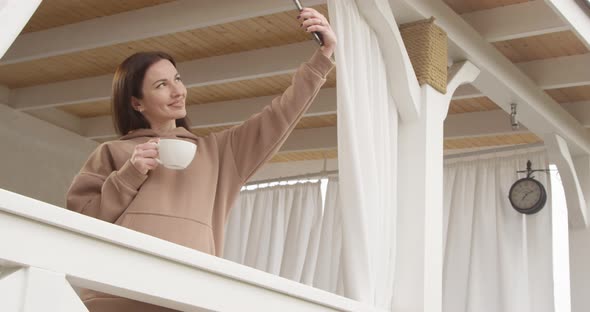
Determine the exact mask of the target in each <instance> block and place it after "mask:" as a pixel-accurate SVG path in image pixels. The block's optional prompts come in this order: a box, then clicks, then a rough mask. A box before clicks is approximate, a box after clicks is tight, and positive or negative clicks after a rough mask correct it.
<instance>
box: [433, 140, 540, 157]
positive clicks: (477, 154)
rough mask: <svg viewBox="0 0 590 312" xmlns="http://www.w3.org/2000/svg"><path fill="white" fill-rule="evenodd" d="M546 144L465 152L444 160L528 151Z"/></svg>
mask: <svg viewBox="0 0 590 312" xmlns="http://www.w3.org/2000/svg"><path fill="white" fill-rule="evenodd" d="M544 146H545V144H544V143H542V142H541V143H530V144H519V145H512V146H505V147H499V148H490V149H485V150H480V151H473V152H465V153H458V154H453V155H448V156H444V159H445V160H447V159H455V158H463V157H470V156H480V155H486V154H494V153H501V152H510V151H517V150H520V149H527V148H534V147H544Z"/></svg>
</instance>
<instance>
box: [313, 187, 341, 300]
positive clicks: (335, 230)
mask: <svg viewBox="0 0 590 312" xmlns="http://www.w3.org/2000/svg"><path fill="white" fill-rule="evenodd" d="M339 198H340V197H339V192H338V178H330V179H329V180H328V187H327V190H326V199H325V201H324V216H323V220H322V227H321V236H320V248H319V253H318V260H317V266H316V274H315V276H314V281H313V286H314V287H316V288H320V289H323V290H325V291H329V292H332V293H335V294H338V295H343V294H344V285H343V280H342V261H341V259H342V243H343V242H342V210H341V209H340V202H339Z"/></svg>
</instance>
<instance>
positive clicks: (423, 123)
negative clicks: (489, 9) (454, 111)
mask: <svg viewBox="0 0 590 312" xmlns="http://www.w3.org/2000/svg"><path fill="white" fill-rule="evenodd" d="M477 75H479V69H477V68H476V67H475V66H474V65H473V64H471V63H470V62H464V63H461V64H458V65H455V66H453V68H451V73H450V77H449V78H450V79H449V81H450V82H449V84H448V87H447V93H446V94H441V93H440V92H438V91H436V90H435V89H433V88H432V87H430V86H429V85H424V86H422V88H421V89H422V92H421V99H420V101H421V107H420V117H419V118H418V120H416V121H409V122H402V123H401V124H400V128H399V183H398V196H399V203H398V228H397V237H398V251H397V255H398V256H397V259H396V273H395V274H396V275H395V276H396V280H395V287H394V298H393V300H394V303H393V311H416V312H418V311H428V312H435V311H441V310H442V269H443V241H442V234H443V185H442V183H443V124H444V120H445V118H446V116H447V112H448V108H449V104H450V101H451V97H452V94H453V93H454V92H455V90H456V88H457V87H458V86H459V85H461V84H464V83H468V82H471V81H473V80H475V78H476V77H477Z"/></svg>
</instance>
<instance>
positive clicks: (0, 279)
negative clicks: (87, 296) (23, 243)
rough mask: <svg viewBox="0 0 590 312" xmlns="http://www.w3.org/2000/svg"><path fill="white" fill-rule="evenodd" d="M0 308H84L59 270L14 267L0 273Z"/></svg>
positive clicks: (78, 311) (70, 311) (29, 311)
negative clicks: (0, 295)
mask: <svg viewBox="0 0 590 312" xmlns="http://www.w3.org/2000/svg"><path fill="white" fill-rule="evenodd" d="M0 294H2V300H0V311H22V312H36V311H63V312H88V309H86V307H85V306H84V304H83V303H82V301H81V300H80V298H79V297H78V295H77V294H76V292H75V291H74V289H73V288H72V287H71V286H70V284H69V283H68V281H67V280H66V277H65V275H64V274H62V273H55V272H51V271H47V270H43V269H38V268H32V267H29V268H15V269H11V270H6V272H3V273H2V274H0Z"/></svg>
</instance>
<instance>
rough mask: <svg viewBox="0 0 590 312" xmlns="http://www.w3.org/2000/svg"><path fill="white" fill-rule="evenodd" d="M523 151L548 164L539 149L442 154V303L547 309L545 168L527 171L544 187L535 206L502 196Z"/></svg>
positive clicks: (459, 309)
mask: <svg viewBox="0 0 590 312" xmlns="http://www.w3.org/2000/svg"><path fill="white" fill-rule="evenodd" d="M529 159H530V160H531V161H532V164H533V168H543V169H545V168H548V167H549V166H548V161H547V158H546V156H545V153H544V152H541V151H536V152H534V151H528V152H527V151H524V152H522V151H521V152H510V153H508V154H502V155H498V154H490V155H486V156H477V157H471V158H463V159H455V160H448V161H445V168H444V216H445V219H444V244H445V249H444V250H445V254H444V277H443V290H444V294H443V298H444V299H443V311H445V312H463V311H465V312H468V311H469V312H471V311H477V312H487V311H489V312H497V311H502V312H512V311H514V312H545V311H554V307H553V279H552V275H553V273H552V272H553V269H552V232H551V222H552V221H551V195H550V190H551V188H550V186H549V174H544V173H535V174H534V176H535V178H536V179H537V180H539V181H540V182H541V183H543V184H544V185H545V187H546V190H547V192H548V199H547V204H546V206H545V207H544V208H543V209H542V210H541V211H540V212H538V213H537V214H534V215H523V214H520V213H518V212H517V211H515V210H514V209H513V208H512V206H511V205H510V202H509V200H508V192H509V190H510V186H511V185H512V183H513V182H515V181H516V180H517V179H518V178H522V177H524V176H523V175H522V174H521V175H517V173H516V171H517V170H524V169H525V168H526V162H527V160H529Z"/></svg>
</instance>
